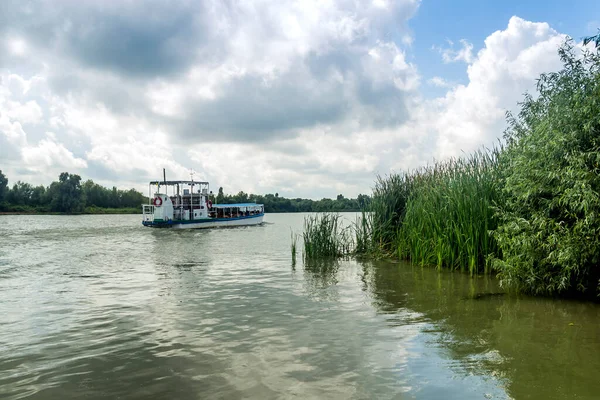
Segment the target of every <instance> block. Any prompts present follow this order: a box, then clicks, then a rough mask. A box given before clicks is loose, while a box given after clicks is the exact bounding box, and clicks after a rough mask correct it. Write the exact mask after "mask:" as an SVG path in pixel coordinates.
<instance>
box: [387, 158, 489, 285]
mask: <svg viewBox="0 0 600 400" xmlns="http://www.w3.org/2000/svg"><path fill="white" fill-rule="evenodd" d="M498 154H499V151H498V150H492V151H478V152H475V153H474V154H472V155H471V156H469V157H466V158H458V159H450V160H448V161H444V162H438V163H436V164H434V165H433V166H430V167H427V168H424V169H421V170H419V171H418V172H416V173H415V174H414V182H413V186H412V191H411V194H410V196H409V198H408V201H407V203H406V211H405V214H404V218H403V221H402V224H401V226H400V227H399V229H398V235H397V238H396V245H397V250H398V255H399V256H400V257H401V258H406V259H410V260H411V261H413V262H416V263H419V264H422V265H435V266H437V267H438V268H442V267H447V268H450V269H460V270H468V271H469V273H470V274H476V273H478V272H489V268H488V267H489V262H488V259H489V256H490V255H491V254H492V253H496V252H497V245H496V241H495V239H494V238H493V237H492V236H491V235H490V231H491V230H493V229H496V227H497V220H496V218H495V216H494V211H493V205H494V204H495V202H496V201H497V200H498V198H499V195H500V190H499V184H498V183H499V173H498Z"/></svg>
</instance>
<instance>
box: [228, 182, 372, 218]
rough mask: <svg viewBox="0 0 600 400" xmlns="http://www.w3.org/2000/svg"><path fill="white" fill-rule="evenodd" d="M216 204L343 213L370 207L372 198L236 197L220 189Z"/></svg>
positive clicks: (244, 195) (254, 195)
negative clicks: (249, 204)
mask: <svg viewBox="0 0 600 400" xmlns="http://www.w3.org/2000/svg"><path fill="white" fill-rule="evenodd" d="M216 202H217V203H219V204H231V203H254V202H255V203H258V204H264V205H265V212H268V213H269V212H273V213H277V212H282V213H285V212H343V211H360V210H363V209H365V208H366V207H368V206H369V204H370V202H371V197H370V196H368V195H366V194H359V195H358V196H357V197H356V198H355V199H347V198H345V197H344V196H343V195H341V194H338V195H337V198H336V199H335V200H334V199H325V198H324V199H321V200H310V199H301V198H294V199H287V198H285V197H281V196H279V193H275V194H266V195H256V194H248V193H244V192H239V193H238V194H235V195H226V194H224V193H223V188H222V187H221V188H219V193H218V194H217V197H216Z"/></svg>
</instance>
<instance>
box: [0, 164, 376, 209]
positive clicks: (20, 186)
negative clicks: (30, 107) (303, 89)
mask: <svg viewBox="0 0 600 400" xmlns="http://www.w3.org/2000/svg"><path fill="white" fill-rule="evenodd" d="M214 200H216V203H221V204H225V203H252V202H256V203H259V204H264V205H265V211H266V212H319V211H334V212H338V211H359V210H362V209H364V208H366V207H367V206H368V205H369V204H370V201H371V197H370V196H368V195H364V194H359V195H358V197H357V198H356V199H347V198H345V197H344V196H343V195H341V194H339V195H338V196H337V198H336V199H335V200H333V199H321V200H310V199H300V198H295V199H286V198H285V197H280V196H279V194H278V193H275V194H267V195H264V196H263V195H256V194H247V193H244V192H239V193H238V194H236V195H226V194H224V193H223V188H219V193H218V194H217V195H216V197H215V199H214ZM147 203H148V197H146V196H144V195H143V194H142V193H140V192H138V191H137V190H135V189H129V190H120V189H117V188H116V187H113V188H112V189H108V188H105V187H104V186H101V185H99V184H97V183H94V181H92V180H91V179H89V180H87V181H85V182H82V181H81V177H80V176H79V175H74V174H70V173H68V172H63V173H61V174H60V176H59V178H58V181H55V182H52V183H51V184H50V186H43V185H40V186H33V185H31V184H29V183H25V182H21V181H17V182H16V183H15V184H13V186H12V187H10V185H9V184H8V179H7V177H6V176H5V175H4V174H2V171H1V170H0V211H1V212H42V213H45V212H56V213H94V214H97V213H112V212H115V211H119V212H131V213H138V212H141V205H142V204H147Z"/></svg>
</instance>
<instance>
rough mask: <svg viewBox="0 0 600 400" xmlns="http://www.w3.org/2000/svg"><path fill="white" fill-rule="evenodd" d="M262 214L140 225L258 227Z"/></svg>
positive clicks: (198, 227) (153, 226)
mask: <svg viewBox="0 0 600 400" xmlns="http://www.w3.org/2000/svg"><path fill="white" fill-rule="evenodd" d="M263 217H264V214H259V215H252V216H248V217H237V218H206V219H202V220H190V221H173V220H170V221H143V222H142V224H143V225H144V226H147V227H151V228H172V229H208V228H227V227H235V226H251V225H259V224H261V223H262V222H263Z"/></svg>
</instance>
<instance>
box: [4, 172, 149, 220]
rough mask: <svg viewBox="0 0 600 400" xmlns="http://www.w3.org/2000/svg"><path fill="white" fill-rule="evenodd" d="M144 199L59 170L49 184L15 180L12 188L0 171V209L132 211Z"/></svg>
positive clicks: (133, 193)
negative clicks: (31, 183)
mask: <svg viewBox="0 0 600 400" xmlns="http://www.w3.org/2000/svg"><path fill="white" fill-rule="evenodd" d="M145 203H148V198H147V197H146V196H144V195H143V194H141V193H140V192H138V191H137V190H135V189H130V190H119V189H117V188H116V187H113V188H112V189H108V188H105V187H103V186H101V185H98V184H97V183H94V181H92V180H87V181H86V182H83V183H82V182H81V177H80V176H79V175H74V174H69V173H68V172H63V173H61V174H60V176H59V178H58V181H55V182H52V183H51V184H50V185H49V186H43V185H40V186H32V185H30V184H29V183H25V182H21V181H18V182H16V183H15V184H14V185H13V186H12V188H11V187H9V185H8V179H7V178H6V176H5V175H4V174H2V171H0V212H4V213H59V214H60V213H66V214H73V213H76V214H135V213H140V212H141V211H140V210H141V208H140V205H141V204H145Z"/></svg>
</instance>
